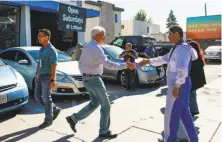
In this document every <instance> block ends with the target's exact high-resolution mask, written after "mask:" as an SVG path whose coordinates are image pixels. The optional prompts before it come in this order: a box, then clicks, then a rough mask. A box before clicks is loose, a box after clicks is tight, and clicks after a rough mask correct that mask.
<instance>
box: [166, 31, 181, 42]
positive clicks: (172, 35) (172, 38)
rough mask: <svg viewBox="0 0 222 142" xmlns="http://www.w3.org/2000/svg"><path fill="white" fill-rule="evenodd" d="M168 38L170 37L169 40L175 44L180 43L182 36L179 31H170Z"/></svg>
mask: <svg viewBox="0 0 222 142" xmlns="http://www.w3.org/2000/svg"><path fill="white" fill-rule="evenodd" d="M168 38H169V41H170V42H171V43H173V44H176V43H178V42H179V40H180V36H179V33H178V32H175V33H173V32H169V35H168Z"/></svg>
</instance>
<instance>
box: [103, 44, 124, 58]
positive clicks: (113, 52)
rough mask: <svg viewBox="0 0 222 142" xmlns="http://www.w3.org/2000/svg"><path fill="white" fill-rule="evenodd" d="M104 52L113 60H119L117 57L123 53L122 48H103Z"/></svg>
mask: <svg viewBox="0 0 222 142" xmlns="http://www.w3.org/2000/svg"><path fill="white" fill-rule="evenodd" d="M104 50H106V52H108V53H109V54H110V55H111V56H112V58H114V59H119V55H120V54H121V53H122V52H123V51H124V50H123V49H122V48H120V47H115V46H109V47H106V46H104Z"/></svg>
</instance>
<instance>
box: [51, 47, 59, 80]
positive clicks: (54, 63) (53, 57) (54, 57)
mask: <svg viewBox="0 0 222 142" xmlns="http://www.w3.org/2000/svg"><path fill="white" fill-rule="evenodd" d="M57 61H58V54H57V52H56V51H54V50H52V53H51V55H50V69H51V76H50V80H55V78H56V66H57Z"/></svg>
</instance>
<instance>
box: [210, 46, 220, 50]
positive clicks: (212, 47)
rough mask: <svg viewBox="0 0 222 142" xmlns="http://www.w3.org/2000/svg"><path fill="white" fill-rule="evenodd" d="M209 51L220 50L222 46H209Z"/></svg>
mask: <svg viewBox="0 0 222 142" xmlns="http://www.w3.org/2000/svg"><path fill="white" fill-rule="evenodd" d="M206 50H207V51H218V50H220V51H221V50H222V46H209V47H208V48H207V49H206Z"/></svg>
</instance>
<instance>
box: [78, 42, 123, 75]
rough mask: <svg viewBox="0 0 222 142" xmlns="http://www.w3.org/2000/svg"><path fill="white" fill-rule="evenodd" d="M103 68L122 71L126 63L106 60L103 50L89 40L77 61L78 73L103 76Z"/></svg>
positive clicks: (96, 43)
mask: <svg viewBox="0 0 222 142" xmlns="http://www.w3.org/2000/svg"><path fill="white" fill-rule="evenodd" d="M103 66H104V67H105V68H109V69H113V70H122V69H126V68H127V64H126V63H115V62H112V61H110V60H108V58H107V56H106V55H105V53H104V50H103V49H102V47H101V46H100V45H99V43H98V42H97V41H95V40H91V41H90V42H89V43H88V44H87V45H85V46H84V47H83V49H82V54H81V57H80V60H79V69H80V72H81V73H82V74H83V73H86V74H99V75H102V74H103Z"/></svg>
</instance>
